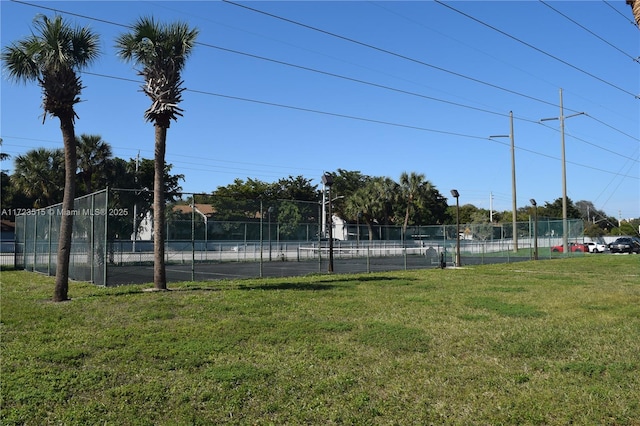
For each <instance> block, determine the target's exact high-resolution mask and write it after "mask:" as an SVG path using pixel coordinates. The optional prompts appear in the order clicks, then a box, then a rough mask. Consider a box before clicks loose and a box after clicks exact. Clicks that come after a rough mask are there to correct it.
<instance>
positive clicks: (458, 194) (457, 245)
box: [451, 189, 462, 266]
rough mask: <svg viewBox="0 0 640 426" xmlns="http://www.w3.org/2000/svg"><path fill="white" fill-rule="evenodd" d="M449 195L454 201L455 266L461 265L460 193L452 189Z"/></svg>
mask: <svg viewBox="0 0 640 426" xmlns="http://www.w3.org/2000/svg"><path fill="white" fill-rule="evenodd" d="M451 195H452V196H453V197H455V199H456V266H461V265H462V259H461V258H460V202H459V197H460V193H458V191H457V190H455V189H452V190H451Z"/></svg>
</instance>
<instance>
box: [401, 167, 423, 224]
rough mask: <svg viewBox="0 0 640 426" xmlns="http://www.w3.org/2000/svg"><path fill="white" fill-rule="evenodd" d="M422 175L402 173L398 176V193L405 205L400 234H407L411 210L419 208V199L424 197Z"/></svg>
mask: <svg viewBox="0 0 640 426" xmlns="http://www.w3.org/2000/svg"><path fill="white" fill-rule="evenodd" d="M423 184H424V175H423V174H421V173H415V172H411V174H408V173H407V172H402V174H401V175H400V191H401V193H402V198H403V199H404V202H405V203H406V209H405V215H404V224H403V225H402V233H403V234H404V233H406V232H407V226H408V225H409V215H410V213H411V211H412V210H415V208H416V207H419V204H420V202H421V198H422V196H423V195H424V185H423Z"/></svg>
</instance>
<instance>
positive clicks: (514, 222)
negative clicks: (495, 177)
mask: <svg viewBox="0 0 640 426" xmlns="http://www.w3.org/2000/svg"><path fill="white" fill-rule="evenodd" d="M509 129H510V130H509V134H508V135H495V136H489V138H509V139H510V140H511V195H512V196H511V211H512V213H511V222H512V233H513V251H514V252H516V253H517V252H518V227H517V216H516V209H517V202H516V146H515V141H514V136H513V111H509Z"/></svg>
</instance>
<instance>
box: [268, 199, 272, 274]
mask: <svg viewBox="0 0 640 426" xmlns="http://www.w3.org/2000/svg"><path fill="white" fill-rule="evenodd" d="M271 213H273V206H271V207H269V208H268V209H267V217H268V218H269V225H268V226H267V229H268V230H269V262H271Z"/></svg>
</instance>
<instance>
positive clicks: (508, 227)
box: [16, 190, 583, 286]
mask: <svg viewBox="0 0 640 426" xmlns="http://www.w3.org/2000/svg"><path fill="white" fill-rule="evenodd" d="M190 195H191V196H190V197H188V200H190V201H188V202H186V203H184V202H183V203H182V204H181V205H174V206H172V207H171V208H168V209H167V212H166V219H167V220H166V230H165V235H166V241H165V262H166V274H167V279H168V281H193V280H197V281H199V280H211V279H223V278H247V277H264V276H293V275H301V274H310V273H324V272H327V271H328V270H329V269H330V265H329V264H330V263H331V266H332V267H331V269H332V270H333V271H334V272H338V273H340V272H375V271H382V270H397V269H416V268H436V267H441V266H443V265H447V266H451V265H455V264H456V263H459V264H462V265H471V264H483V263H501V262H515V261H523V260H529V259H531V258H533V250H534V246H535V244H534V229H535V228H534V224H533V222H532V221H528V222H518V223H517V224H516V232H517V235H516V236H515V238H514V235H513V227H512V224H511V223H504V224H488V223H484V224H461V225H460V227H459V232H457V230H458V228H457V227H456V225H430V226H409V227H407V229H403V228H402V227H400V226H384V225H379V224H376V223H361V222H360V220H358V219H357V220H356V221H355V222H346V221H344V220H342V219H340V218H339V217H338V216H333V218H332V220H329V218H328V217H327V214H326V211H325V210H324V209H323V208H322V203H321V202H316V201H294V200H278V201H266V200H260V199H258V200H256V199H240V198H233V199H232V198H224V197H214V196H211V195H207V196H204V195H201V196H197V195H195V194H190ZM151 200H152V195H151V194H150V193H148V192H144V191H131V190H104V191H100V192H97V193H94V194H91V195H88V196H85V197H81V198H78V199H77V200H76V202H75V207H74V210H73V214H74V231H73V241H72V253H71V265H70V270H69V276H70V278H72V279H74V280H81V281H90V282H94V283H96V284H99V285H107V286H110V285H120V284H127V283H147V282H152V281H153V215H152V211H151V204H152V203H151ZM194 200H195V203H194V202H193V201H194ZM60 211H61V208H60V206H52V207H49V208H47V209H41V210H34V211H32V212H29V213H30V214H27V215H21V216H18V217H17V219H16V264H17V265H18V266H22V267H24V268H25V269H27V270H31V271H37V272H42V273H45V274H50V275H53V274H54V273H55V261H56V252H57V245H58V229H59V226H60V217H61V216H60V213H59V212H60ZM329 226H331V229H332V232H331V234H332V236H333V240H332V241H329V240H328V238H327V237H328V235H329V233H328V229H329ZM567 231H568V232H567V234H568V240H569V241H571V242H582V240H583V222H582V221H581V220H569V221H568V227H567ZM537 235H538V241H537V243H538V244H537V246H538V257H539V258H542V259H544V258H551V257H553V256H563V255H575V254H581V253H579V252H570V253H567V254H564V253H560V252H559V251H554V250H558V247H560V248H561V247H562V244H563V221H562V220H550V219H539V220H538V229H537ZM458 243H459V245H460V260H459V262H457V259H456V251H457V246H458ZM554 247H556V248H555V249H554Z"/></svg>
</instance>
